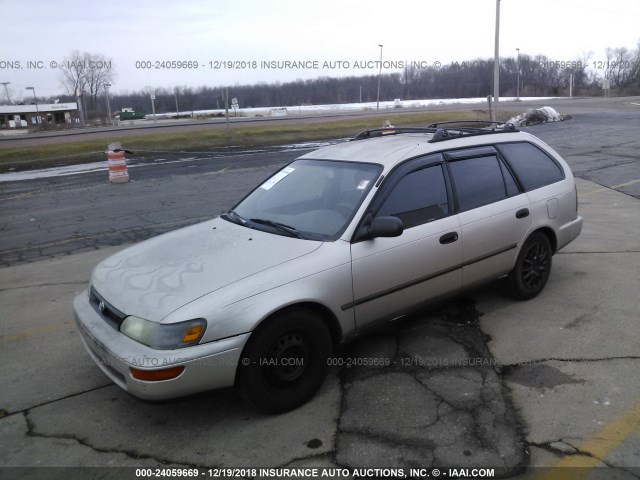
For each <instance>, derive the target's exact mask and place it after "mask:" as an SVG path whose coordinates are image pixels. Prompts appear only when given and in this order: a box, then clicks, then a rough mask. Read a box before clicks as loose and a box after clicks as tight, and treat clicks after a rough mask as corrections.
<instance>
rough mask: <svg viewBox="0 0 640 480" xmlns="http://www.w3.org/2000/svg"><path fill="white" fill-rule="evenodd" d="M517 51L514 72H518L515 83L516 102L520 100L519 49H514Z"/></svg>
mask: <svg viewBox="0 0 640 480" xmlns="http://www.w3.org/2000/svg"><path fill="white" fill-rule="evenodd" d="M516 50H517V51H518V60H517V61H516V70H518V76H517V81H516V100H520V49H519V48H516Z"/></svg>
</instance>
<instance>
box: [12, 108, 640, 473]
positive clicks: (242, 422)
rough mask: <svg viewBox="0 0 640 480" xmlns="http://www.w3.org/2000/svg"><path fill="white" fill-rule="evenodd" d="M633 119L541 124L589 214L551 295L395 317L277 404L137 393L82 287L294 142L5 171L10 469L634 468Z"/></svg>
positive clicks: (555, 275)
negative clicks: (94, 334)
mask: <svg viewBox="0 0 640 480" xmlns="http://www.w3.org/2000/svg"><path fill="white" fill-rule="evenodd" d="M638 127H640V107H635V109H634V107H626V106H625V107H618V106H616V107H615V108H612V109H611V111H603V112H600V111H599V112H578V113H576V114H574V118H573V119H572V120H570V121H568V122H563V123H562V124H554V125H549V124H548V125H540V126H537V127H531V128H530V131H531V132H532V133H534V134H536V135H538V136H540V137H541V138H542V139H543V140H545V141H546V142H547V143H549V144H550V145H551V146H553V147H554V148H556V149H557V150H558V151H559V152H560V153H561V154H562V155H563V156H564V157H565V159H566V160H567V161H568V162H569V164H570V165H571V166H572V168H573V170H574V173H575V174H576V176H577V177H579V178H578V189H579V201H580V214H581V215H582V216H583V217H584V218H585V225H584V230H583V232H582V234H581V236H580V237H578V239H577V240H576V241H575V242H574V243H572V244H570V245H569V246H568V247H566V248H565V249H564V250H562V251H561V252H559V253H558V254H557V255H556V256H555V257H554V267H553V270H552V273H551V277H550V280H549V284H548V285H547V287H546V288H545V290H544V291H543V293H542V294H541V295H540V296H539V297H537V298H536V299H533V300H531V301H528V302H514V301H512V300H509V299H507V298H506V297H505V296H504V295H502V294H501V291H500V290H501V289H500V285H499V284H493V285H489V286H486V287H483V288H482V289H480V290H475V291H472V292H468V293H467V294H466V295H465V296H464V297H461V298H457V299H454V300H452V301H450V302H447V303H445V304H441V305H437V306H435V307H433V308H432V309H430V310H427V311H425V312H421V313H420V314H417V315H415V316H414V317H412V318H409V319H403V320H402V321H400V322H397V323H394V324H392V325H390V326H388V327H386V328H385V329H383V330H380V331H377V332H376V333H375V334H374V335H370V336H368V337H366V338H363V339H361V340H359V341H358V342H355V343H352V344H350V345H348V346H346V347H345V348H344V349H342V350H341V351H340V352H339V354H338V356H336V358H335V359H333V363H334V367H333V369H332V372H331V375H330V376H329V378H328V380H327V381H326V382H325V384H324V386H323V388H322V390H321V392H320V393H319V394H318V395H317V396H316V397H315V398H314V399H313V400H312V401H311V402H310V403H309V404H307V405H305V406H303V407H302V408H300V409H298V410H295V411H293V412H290V413H287V414H283V415H277V416H267V415H263V414H260V413H257V412H256V411H254V410H252V409H251V408H249V407H248V406H246V405H245V404H244V403H243V402H242V401H240V400H239V398H238V396H237V395H236V394H235V392H234V391H233V390H231V389H230V390H223V391H218V392H210V393H206V394H202V395H198V396H196V397H191V398H187V399H182V400H178V401H171V402H164V403H156V404H151V403H144V402H141V401H138V400H136V399H134V398H132V397H130V396H129V395H127V394H126V393H124V392H122V391H121V390H120V389H119V388H118V387H116V386H115V385H113V384H111V383H110V382H109V381H108V380H107V379H106V378H105V377H104V376H103V375H102V374H101V372H100V371H99V370H98V368H97V367H95V366H94V365H93V364H92V362H91V361H90V359H89V358H88V357H87V356H86V354H85V353H84V351H83V348H82V346H81V343H80V340H79V338H78V334H77V333H76V331H75V327H74V323H73V320H72V310H71V299H72V298H73V296H74V295H75V294H76V293H77V292H79V291H81V290H82V289H84V288H85V286H86V284H87V281H88V278H89V274H90V270H91V268H92V266H93V265H95V264H96V263H97V262H98V261H99V260H100V259H101V258H104V257H106V256H108V255H109V254H111V253H113V252H114V251H116V250H118V249H120V248H122V246H121V245H122V244H123V243H126V242H132V241H139V240H141V239H144V238H147V237H149V236H153V235H156V234H158V233H162V232H163V231H167V230H171V229H173V228H177V227H180V226H183V225H187V224H189V223H193V222H195V221H199V220H203V219H204V218H210V217H211V216H215V215H217V214H219V213H220V212H221V211H222V210H223V209H224V208H226V207H229V206H230V205H231V204H232V203H234V202H235V201H236V200H237V199H239V198H240V197H241V196H242V195H243V193H244V192H246V190H247V189H248V188H250V187H251V186H252V185H254V184H256V183H257V182H258V181H259V180H260V179H262V178H264V177H265V176H267V175H268V174H269V173H270V172H271V171H273V170H274V169H276V168H278V167H279V166H280V165H282V164H283V163H285V162H286V161H288V160H290V159H292V158H294V157H295V156H297V155H298V154H299V153H296V152H263V153H262V154H256V155H258V156H259V160H258V159H257V158H258V157H254V156H253V155H248V156H238V157H234V158H222V159H216V160H215V161H204V160H203V161H200V160H194V161H193V162H190V163H185V164H181V165H174V166H172V167H171V169H170V170H162V169H161V168H155V169H154V168H152V165H151V166H141V167H140V168H138V169H132V178H134V179H135V180H136V181H134V182H131V183H129V184H126V185H118V186H115V185H114V186H109V185H106V184H105V183H104V182H103V181H102V180H98V179H97V177H96V175H100V173H94V174H88V175H83V176H77V177H76V178H71V177H62V179H61V178H57V179H47V180H40V181H30V182H16V183H6V184H1V185H0V198H1V199H2V201H3V213H2V228H0V232H2V237H1V240H0V262H2V265H4V268H0V308H1V311H2V319H1V320H0V361H1V362H2V365H3V368H2V370H1V373H0V378H1V384H2V393H1V394H0V409H1V410H0V438H1V439H2V440H1V443H2V445H3V446H4V447H3V448H2V449H1V450H0V466H2V467H48V466H56V467H67V466H99V467H107V466H130V467H157V466H159V465H160V466H180V467H183V466H184V467H199V468H202V469H208V468H219V467H224V468H226V467H228V468H258V467H296V468H297V467H309V466H313V467H328V468H334V467H335V468H338V467H344V468H350V469H357V468H370V467H380V468H402V469H404V470H405V472H406V473H408V472H409V470H410V469H411V468H431V467H435V466H444V467H469V468H484V467H486V468H495V469H496V472H497V473H498V474H499V475H500V476H503V477H510V478H526V477H528V476H532V475H537V476H538V477H540V476H542V477H541V478H567V477H566V475H565V476H564V477H553V475H556V474H557V470H550V471H547V470H535V468H532V467H578V468H576V469H572V470H570V471H568V470H567V471H563V472H570V474H571V475H574V476H573V477H571V478H622V479H626V478H629V479H631V478H639V477H640V454H639V453H638V452H640V393H638V392H640V388H639V385H640V379H639V377H638V374H637V371H638V367H639V366H640V354H639V352H640V323H639V322H638V318H640V302H638V293H637V292H638V285H639V284H640V158H639V155H638V152H639V151H640V138H638V136H637V132H638ZM167 168H169V167H167ZM138 172H139V173H138ZM102 175H105V174H104V172H102ZM376 359H377V360H376ZM592 467H599V468H595V469H592ZM554 472H556V473H554ZM33 473H34V471H33V470H23V469H20V468H18V469H6V468H5V469H2V470H0V476H2V477H5V478H16V477H19V476H21V475H22V476H23V478H29V475H32V474H33ZM92 474H94V475H95V476H96V477H99V476H100V475H103V474H104V472H101V471H96V472H92ZM563 475H564V474H563ZM567 475H568V473H567ZM247 476H251V475H247ZM256 477H259V475H256Z"/></svg>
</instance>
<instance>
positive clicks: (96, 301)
mask: <svg viewBox="0 0 640 480" xmlns="http://www.w3.org/2000/svg"><path fill="white" fill-rule="evenodd" d="M89 303H90V304H91V306H92V307H93V309H94V310H95V311H96V312H97V313H98V315H100V316H101V317H102V319H103V320H104V321H105V322H107V323H108V324H109V325H110V326H111V327H112V328H114V329H116V330H120V325H121V324H122V322H123V320H124V319H125V317H126V315H125V314H124V313H122V312H121V311H120V310H118V309H117V308H115V307H114V306H113V305H111V304H110V303H109V302H107V301H106V300H105V299H104V298H102V296H101V295H100V294H99V293H98V292H96V289H95V288H93V287H91V289H90V290H89Z"/></svg>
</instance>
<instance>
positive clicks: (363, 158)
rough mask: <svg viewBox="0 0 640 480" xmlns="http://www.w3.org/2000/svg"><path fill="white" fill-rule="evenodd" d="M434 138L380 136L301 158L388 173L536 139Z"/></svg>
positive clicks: (512, 135)
mask: <svg viewBox="0 0 640 480" xmlns="http://www.w3.org/2000/svg"><path fill="white" fill-rule="evenodd" d="M433 136H434V133H427V132H425V133H422V132H420V133H418V132H411V133H402V134H398V135H381V136H377V137H371V138H366V139H362V140H356V141H348V142H342V143H338V144H335V145H331V146H328V147H324V148H320V149H318V150H314V151H313V152H309V153H307V154H306V155H303V156H302V157H300V158H304V159H323V160H342V161H350V162H362V163H377V164H380V165H382V166H384V168H385V170H388V169H390V168H393V167H394V166H395V165H397V164H398V163H400V162H401V161H403V160H406V159H408V158H412V157H417V156H421V155H426V154H429V153H435V152H441V151H444V150H450V149H458V148H468V147H476V146H482V145H492V144H495V143H505V142H514V141H516V142H517V141H532V139H535V137H534V136H533V135H530V134H528V133H525V132H519V131H516V132H500V133H498V132H496V133H492V134H490V135H469V136H462V137H456V138H449V139H447V140H446V141H436V142H432V143H430V142H429V140H432V138H433ZM534 142H535V140H534ZM535 143H539V142H535Z"/></svg>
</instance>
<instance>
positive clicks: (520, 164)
mask: <svg viewBox="0 0 640 480" xmlns="http://www.w3.org/2000/svg"><path fill="white" fill-rule="evenodd" d="M497 147H498V149H499V150H500V152H501V153H502V154H503V155H504V156H505V158H506V159H507V161H508V162H509V165H511V168H513V171H514V172H515V174H516V176H517V177H518V179H519V180H520V183H521V185H522V186H523V187H524V189H525V190H526V191H529V190H533V189H535V188H540V187H544V186H545V185H550V184H552V183H555V182H559V181H560V180H562V179H563V178H564V172H563V171H562V169H561V168H560V165H558V164H557V163H556V162H555V161H554V160H553V159H551V158H550V157H549V156H548V155H547V154H546V153H544V152H543V151H542V150H540V149H539V148H537V147H535V146H534V145H531V144H530V143H505V144H502V145H498V146H497Z"/></svg>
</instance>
